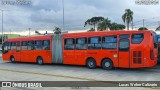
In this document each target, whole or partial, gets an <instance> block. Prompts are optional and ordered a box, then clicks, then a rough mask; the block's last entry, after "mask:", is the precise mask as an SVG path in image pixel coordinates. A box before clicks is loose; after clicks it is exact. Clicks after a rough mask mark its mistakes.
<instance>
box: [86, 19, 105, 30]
mask: <svg viewBox="0 0 160 90" xmlns="http://www.w3.org/2000/svg"><path fill="white" fill-rule="evenodd" d="M103 20H104V17H92V18H91V19H88V20H87V21H86V22H85V24H84V27H85V26H87V25H93V26H94V27H93V29H94V30H95V28H96V25H97V24H98V23H99V22H101V21H103Z"/></svg>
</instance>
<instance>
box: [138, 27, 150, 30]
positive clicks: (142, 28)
mask: <svg viewBox="0 0 160 90" xmlns="http://www.w3.org/2000/svg"><path fill="white" fill-rule="evenodd" d="M138 30H139V31H140V30H148V29H147V28H146V27H140V28H139V29H138Z"/></svg>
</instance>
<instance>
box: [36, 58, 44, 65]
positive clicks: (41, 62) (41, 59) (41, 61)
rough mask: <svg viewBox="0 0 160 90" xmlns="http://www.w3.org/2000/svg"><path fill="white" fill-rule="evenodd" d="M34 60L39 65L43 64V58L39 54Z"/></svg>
mask: <svg viewBox="0 0 160 90" xmlns="http://www.w3.org/2000/svg"><path fill="white" fill-rule="evenodd" d="M36 62H37V64H39V65H43V64H44V61H43V58H42V57H41V56H38V57H37V59H36Z"/></svg>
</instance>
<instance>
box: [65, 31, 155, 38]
mask: <svg viewBox="0 0 160 90" xmlns="http://www.w3.org/2000/svg"><path fill="white" fill-rule="evenodd" d="M144 32H154V31H152V30H142V31H135V30H134V31H122V30H121V31H120V30H119V31H96V32H81V33H66V34H63V36H65V37H69V36H82V35H83V36H88V35H94V36H96V35H106V33H107V34H108V35H109V34H111V35H114V34H132V33H144Z"/></svg>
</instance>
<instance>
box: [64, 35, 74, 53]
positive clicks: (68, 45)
mask: <svg viewBox="0 0 160 90" xmlns="http://www.w3.org/2000/svg"><path fill="white" fill-rule="evenodd" d="M74 43H75V42H74V39H71V38H69V39H65V42H64V49H65V50H74Z"/></svg>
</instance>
